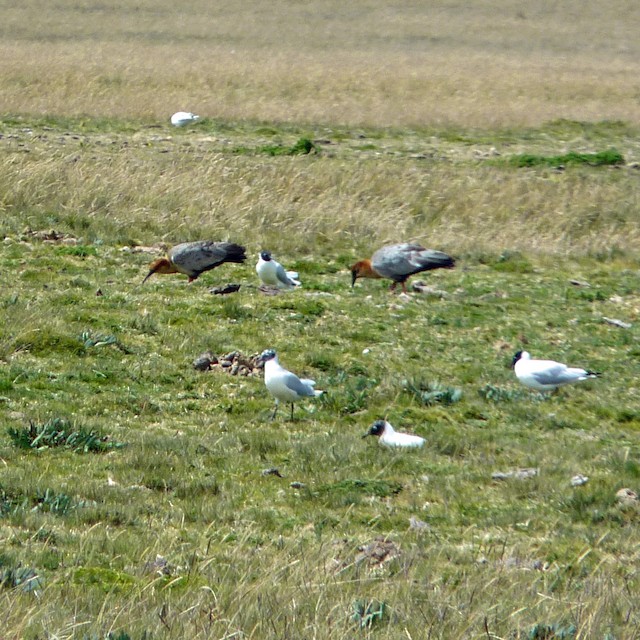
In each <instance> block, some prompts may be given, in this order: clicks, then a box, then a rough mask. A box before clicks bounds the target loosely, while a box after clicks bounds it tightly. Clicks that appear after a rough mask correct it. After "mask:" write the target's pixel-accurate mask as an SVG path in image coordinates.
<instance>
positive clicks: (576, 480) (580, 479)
mask: <svg viewBox="0 0 640 640" xmlns="http://www.w3.org/2000/svg"><path fill="white" fill-rule="evenodd" d="M587 482H589V478H588V477H587V476H583V475H582V474H581V473H579V474H578V475H576V476H573V478H571V486H572V487H581V486H582V485H583V484H587Z"/></svg>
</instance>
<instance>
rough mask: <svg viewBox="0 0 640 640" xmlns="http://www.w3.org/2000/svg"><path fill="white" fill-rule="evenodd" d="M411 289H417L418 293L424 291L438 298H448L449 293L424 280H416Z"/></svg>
mask: <svg viewBox="0 0 640 640" xmlns="http://www.w3.org/2000/svg"><path fill="white" fill-rule="evenodd" d="M411 289H412V290H413V291H417V292H418V293H424V294H425V295H430V296H435V297H436V298H446V297H448V295H449V294H448V293H447V292H446V291H443V290H442V289H435V288H434V287H430V286H429V285H427V284H425V283H424V282H423V281H422V280H416V282H413V283H412V285H411Z"/></svg>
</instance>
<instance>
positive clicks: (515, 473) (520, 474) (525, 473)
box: [491, 468, 538, 480]
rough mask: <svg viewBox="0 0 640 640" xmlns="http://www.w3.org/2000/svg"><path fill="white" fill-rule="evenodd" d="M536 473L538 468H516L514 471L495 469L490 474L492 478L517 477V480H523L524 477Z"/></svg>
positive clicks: (530, 476)
mask: <svg viewBox="0 0 640 640" xmlns="http://www.w3.org/2000/svg"><path fill="white" fill-rule="evenodd" d="M537 475H538V469H533V468H528V469H516V470H515V471H495V472H494V473H492V474H491V478H492V479H493V480H508V479H509V478H517V479H518V480H525V479H526V478H533V477H534V476H537Z"/></svg>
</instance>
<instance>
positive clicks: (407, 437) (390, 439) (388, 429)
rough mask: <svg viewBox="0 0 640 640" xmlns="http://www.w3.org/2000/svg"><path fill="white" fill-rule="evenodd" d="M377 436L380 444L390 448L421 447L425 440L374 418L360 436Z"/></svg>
mask: <svg viewBox="0 0 640 640" xmlns="http://www.w3.org/2000/svg"><path fill="white" fill-rule="evenodd" d="M367 436H377V437H378V440H379V442H380V444H381V445H383V446H385V447H391V448H401V449H415V448H419V447H423V446H424V443H425V442H426V440H425V439H424V438H421V437H420V436H414V435H412V434H410V433H401V432H400V431H396V430H395V429H394V428H393V427H392V426H391V424H390V423H389V422H387V421H386V420H376V421H375V422H374V423H373V424H372V425H371V427H370V428H369V431H367V433H365V434H364V435H363V436H362V437H363V438H366V437H367Z"/></svg>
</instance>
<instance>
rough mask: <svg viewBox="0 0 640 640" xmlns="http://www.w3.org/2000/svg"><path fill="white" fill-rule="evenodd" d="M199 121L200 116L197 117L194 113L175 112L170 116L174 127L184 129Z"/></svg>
mask: <svg viewBox="0 0 640 640" xmlns="http://www.w3.org/2000/svg"><path fill="white" fill-rule="evenodd" d="M199 119H200V116H197V115H196V114H195V113H190V112H188V111H176V113H174V114H173V115H172V116H171V124H172V125H173V126H174V127H184V126H185V125H187V124H190V123H191V122H195V121H196V120H199Z"/></svg>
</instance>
